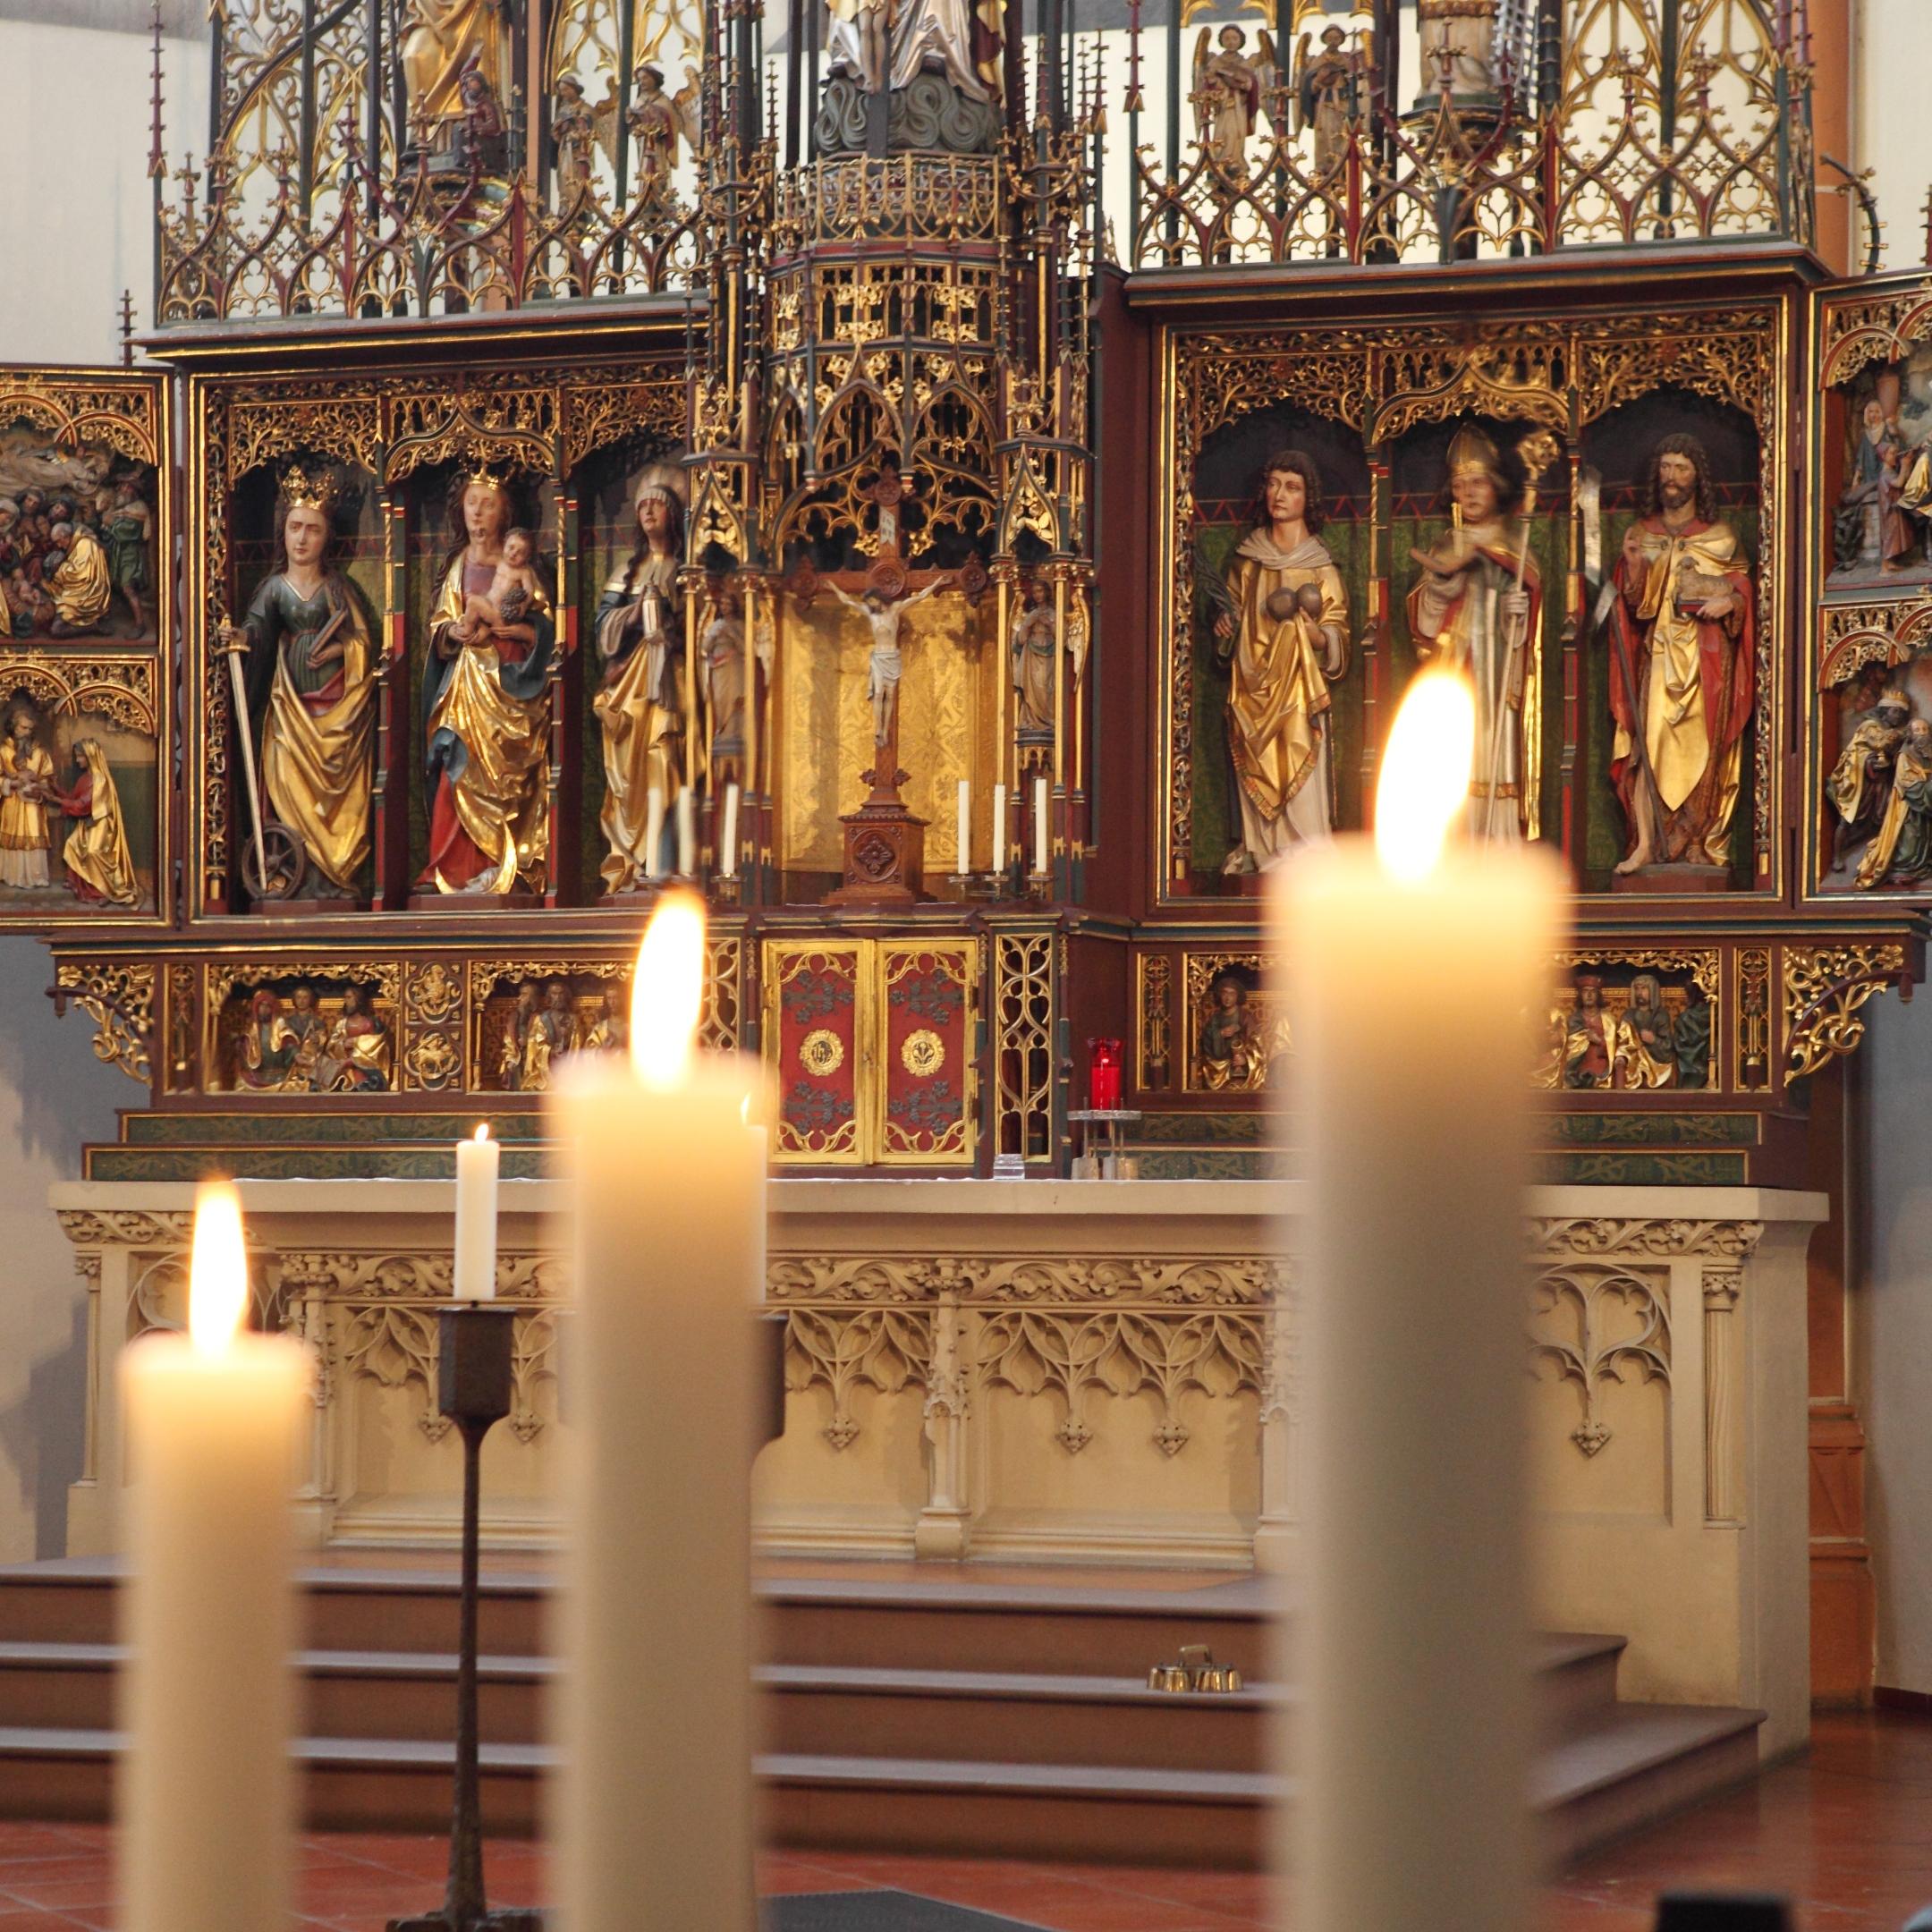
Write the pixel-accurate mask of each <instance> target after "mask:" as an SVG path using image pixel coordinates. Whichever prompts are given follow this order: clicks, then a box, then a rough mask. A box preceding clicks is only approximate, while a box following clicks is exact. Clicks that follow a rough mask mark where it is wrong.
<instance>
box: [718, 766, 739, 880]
mask: <svg viewBox="0 0 1932 1932" xmlns="http://www.w3.org/2000/svg"><path fill="white" fill-rule="evenodd" d="M718 877H720V878H736V877H738V787H737V786H736V785H735V784H728V785H726V786H725V787H724V830H723V832H722V833H721V834H720V835H719V836H718Z"/></svg>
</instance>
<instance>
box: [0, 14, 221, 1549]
mask: <svg viewBox="0 0 1932 1932" xmlns="http://www.w3.org/2000/svg"><path fill="white" fill-rule="evenodd" d="M206 13H207V10H206V7H205V6H204V5H202V4H201V0H180V4H175V5H174V6H173V7H172V8H171V9H167V10H165V15H164V17H165V18H166V17H176V18H179V19H181V20H182V21H184V22H185V23H186V24H188V25H189V26H191V27H192V26H193V25H194V23H195V22H196V21H197V19H198V18H199V20H201V21H205V19H206ZM82 19H85V20H87V21H97V20H98V21H104V22H106V23H108V24H110V25H113V26H115V27H117V28H119V29H121V30H117V31H90V30H87V29H85V28H82V27H80V26H77V25H75V24H73V23H74V22H75V21H79V20H82ZM147 20H148V8H147V6H146V5H145V4H140V0H97V4H89V0H38V4H27V0H0V180H4V181H6V182H12V183H13V184H14V189H15V191H14V192H13V193H10V194H8V195H6V196H5V197H4V198H0V259H4V261H5V262H6V264H7V268H6V272H5V274H4V275H0V360H4V361H8V362H95V363H100V362H112V361H116V360H119V354H120V344H119V339H118V335H117V333H116V327H115V315H116V306H117V304H118V302H119V301H120V296H121V291H122V290H123V288H131V289H132V290H133V291H134V292H135V296H136V299H137V302H138V304H139V315H140V321H141V322H142V323H143V324H145V321H146V316H147V292H148V288H149V286H150V284H151V281H152V273H153V267H152V265H153V249H152V242H151V238H150V230H149V216H148V209H149V207H150V192H149V187H148V180H147V174H146V166H147V162H146V157H147V152H148V63H149V49H148V41H147V38H145V30H146V26H147ZM165 61H166V71H167V72H168V76H169V78H168V83H167V84H168V89H169V92H170V94H171V95H172V96H174V98H175V100H176V101H177V104H178V105H177V106H176V107H175V108H174V109H173V110H171V113H170V119H171V121H172V122H173V124H174V126H175V127H176V129H177V130H179V129H182V128H184V127H190V126H191V127H196V128H199V127H201V126H202V125H203V124H204V123H205V109H204V108H203V106H201V105H200V104H201V103H202V102H203V101H205V99H206V92H205V88H206V82H205V79H204V77H203V74H202V70H201V64H200V62H199V59H198V58H196V57H195V56H194V55H192V54H191V50H190V49H188V48H187V47H185V45H184V44H183V43H182V42H180V41H174V42H170V43H169V44H168V47H167V52H166V55H165ZM56 174H58V176H59V178H60V181H61V184H62V185H61V187H60V191H58V192H56V191H55V176H56ZM53 978H54V971H53V965H52V962H51V961H50V960H49V958H48V955H47V949H46V947H45V946H43V945H40V944H39V943H38V941H36V940H32V939H0V1257H4V1265H0V1562H15V1561H21V1560H24V1559H26V1558H29V1557H32V1556H36V1555H39V1556H50V1555H60V1554H61V1553H62V1550H63V1548H64V1538H65V1534H66V1487H67V1485H68V1483H70V1482H71V1481H72V1480H73V1479H74V1478H75V1477H76V1476H78V1475H79V1474H80V1428H81V1416H82V1412H83V1411H82V1401H83V1394H84V1369H85V1364H86V1353H85V1336H84V1333H83V1322H84V1318H85V1314H86V1309H85V1306H84V1301H83V1291H82V1286H81V1284H80V1281H79V1280H78V1279H77V1277H76V1276H75V1275H74V1271H73V1254H72V1249H71V1248H69V1246H68V1244H67V1241H66V1239H65V1237H64V1235H63V1234H62V1233H61V1231H60V1227H59V1224H57V1223H56V1222H55V1218H54V1216H53V1215H52V1214H51V1213H49V1212H48V1210H47V1189H48V1187H49V1186H50V1185H52V1183H53V1182H55V1181H64V1180H67V1181H71V1180H74V1179H76V1178H78V1176H79V1174H80V1149H81V1148H82V1146H83V1145H84V1144H85V1143H86V1142H87V1141H89V1140H113V1139H114V1136H115V1131H116V1130H115V1123H114V1109H115V1108H116V1107H117V1106H130V1105H131V1104H134V1103H135V1102H138V1101H139V1100H140V1097H141V1094H140V1089H139V1088H137V1087H136V1086H135V1085H134V1083H133V1082H132V1081H131V1080H129V1079H128V1078H127V1076H126V1075H125V1074H123V1073H121V1072H116V1071H115V1069H114V1068H113V1067H109V1066H104V1065H102V1064H101V1063H100V1062H99V1061H97V1059H95V1057H94V1055H93V1053H92V1051H91V1043H92V1038H93V1029H92V1027H91V1025H90V1024H89V1021H88V1020H87V1019H86V1018H85V1016H83V1015H82V1014H80V1013H69V1015H68V1017H67V1018H66V1019H65V1020H62V1021H56V1020H55V1017H54V1008H53V1004H52V1003H51V1002H50V1001H49V1000H48V999H47V987H48V986H49V985H50V984H51V983H52V981H53Z"/></svg>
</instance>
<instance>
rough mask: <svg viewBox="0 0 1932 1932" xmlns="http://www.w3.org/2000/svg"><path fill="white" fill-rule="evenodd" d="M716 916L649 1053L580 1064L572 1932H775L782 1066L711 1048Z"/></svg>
mask: <svg viewBox="0 0 1932 1932" xmlns="http://www.w3.org/2000/svg"><path fill="white" fill-rule="evenodd" d="M704 962H705V933H704V912H703V908H702V906H701V905H700V904H699V902H698V901H697V899H696V898H695V897H694V896H693V895H692V894H690V893H689V892H671V893H667V894H665V897H664V899H663V900H662V901H661V902H659V904H658V906H657V911H655V912H654V913H653V915H652V918H651V921H650V926H649V928H648V931H647V932H646V934H645V936H644V944H643V946H642V949H641V950H640V953H639V954H638V963H637V973H636V977H635V979H633V981H632V991H631V1055H630V1057H629V1059H628V1060H625V1059H623V1058H620V1057H617V1056H613V1055H582V1056H580V1057H577V1058H573V1059H572V1060H571V1061H568V1062H566V1063H565V1064H564V1065H563V1067H562V1068H560V1069H559V1070H558V1071H557V1073H556V1075H555V1084H554V1086H553V1088H552V1089H551V1100H550V1106H551V1107H552V1109H553V1114H552V1123H553V1127H554V1130H555V1138H556V1140H558V1142H559V1143H560V1146H561V1150H562V1165H563V1172H564V1174H565V1175H566V1176H567V1177H568V1180H569V1182H570V1187H571V1195H570V1199H571V1211H572V1214H573V1215H574V1216H575V1223H576V1275H575V1284H574V1292H575V1307H576V1313H575V1315H574V1316H573V1318H572V1337H571V1348H572V1352H571V1354H570V1359H569V1361H568V1363H567V1365H566V1370H565V1372H566V1374H567V1375H568V1376H569V1377H571V1382H570V1387H571V1412H572V1419H573V1425H574V1427H573V1434H575V1435H576V1436H577V1437H578V1448H577V1453H575V1454H574V1455H572V1457H571V1458H570V1460H569V1462H568V1465H567V1470H566V1483H565V1496H566V1521H567V1523H568V1526H569V1530H568V1534H567V1536H566V1538H565V1544H564V1547H565V1552H566V1555H565V1563H564V1589H563V1601H562V1606H561V1618H562V1627H561V1634H562V1651H563V1684H562V1689H561V1692H560V1701H559V1717H560V1722H559V1743H560V1747H561V1755H562V1759H563V1765H562V1771H561V1774H560V1776H559V1779H558V1798H557V1809H556V1813H555V1832H556V1836H557V1841H558V1865H557V1888H558V1904H559V1908H560V1914H559V1916H560V1919H561V1920H562V1922H563V1924H565V1925H567V1926H568V1927H569V1928H571V1932H635V1928H638V1927H640V1926H651V1927H672V1926H699V1925H718V1926H730V1927H733V1928H738V1927H745V1928H749V1927H751V1926H753V1925H754V1924H755V1923H756V1922H757V1906H756V1902H755V1898H754V1891H753V1885H752V1814H751V1641H750V1614H751V1583H750V1536H751V1526H750V1470H751V1457H752V1453H753V1449H754V1447H755V1445H754V1442H753V1436H754V1432H755V1428H756V1424H755V1417H756V1415H757V1412H758V1404H757V1397H756V1393H755V1376H754V1360H753V1350H752V1345H753V1340H754V1337H753V1328H752V1319H751V1312H752V1309H753V1307H754V1305H755V1303H756V1301H757V1299H758V1267H759V1258H760V1257H761V1255H762V1252H763V1242H764V1220H765V1172H764V1163H763V1160H762V1157H761V1154H760V1150H759V1146H758V1143H759V1140H761V1138H762V1137H761V1136H759V1135H758V1134H755V1133H750V1132H748V1131H746V1128H747V1124H748V1122H749V1121H750V1119H752V1118H754V1117H757V1116H758V1114H759V1113H760V1112H761V1108H760V1106H759V1104H758V1102H757V1101H755V1100H754V1101H753V1102H752V1104H751V1105H750V1106H747V1104H746V1101H747V1096H748V1095H750V1093H751V1092H752V1091H753V1089H754V1087H755V1084H756V1070H755V1068H753V1067H752V1066H751V1065H750V1063H747V1062H744V1061H741V1060H740V1059H739V1058H738V1057H737V1056H736V1055H715V1056H713V1055H708V1056H702V1057H700V1056H699V1055H696V1054H695V1053H694V1052H693V1051H692V1041H693V1036H694V1034H695V1031H696V1028H697V1022H698V1017H699V1007H700V1004H701V1000H702V996H703V985H704Z"/></svg>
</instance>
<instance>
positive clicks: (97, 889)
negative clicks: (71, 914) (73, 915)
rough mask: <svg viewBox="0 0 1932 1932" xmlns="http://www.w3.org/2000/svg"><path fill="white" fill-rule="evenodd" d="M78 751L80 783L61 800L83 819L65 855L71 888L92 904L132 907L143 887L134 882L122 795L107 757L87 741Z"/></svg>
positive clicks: (63, 806)
mask: <svg viewBox="0 0 1932 1932" xmlns="http://www.w3.org/2000/svg"><path fill="white" fill-rule="evenodd" d="M76 750H78V751H79V752H80V764H81V775H80V782H79V783H78V784H76V785H75V786H74V788H73V789H72V791H71V792H68V793H67V794H66V795H65V796H64V798H63V799H62V800H61V801H60V803H61V809H62V810H63V811H64V812H65V813H66V814H67V816H68V817H69V818H77V819H79V820H80V823H79V824H78V825H77V826H75V827H74V828H73V830H72V832H70V833H69V834H68V835H67V843H66V844H65V845H64V847H63V848H62V850H61V863H62V864H63V865H64V866H65V867H66V869H67V883H68V885H70V886H72V889H73V894H74V896H75V897H76V898H77V899H84V900H86V901H87V902H89V904H103V905H115V906H131V905H133V904H135V903H137V902H139V900H140V883H139V882H138V881H137V880H136V878H135V877H134V860H133V858H132V856H131V854H130V853H129V851H128V842H127V826H126V823H125V821H124V820H123V818H122V816H121V794H120V792H118V791H117V790H116V789H115V786H114V774H113V773H112V772H111V771H109V770H108V768H107V758H106V753H105V752H103V751H102V750H101V749H100V747H99V746H98V745H97V744H96V743H95V742H94V741H92V740H91V739H88V740H83V741H82V742H81V743H80V745H79V746H77V747H76Z"/></svg>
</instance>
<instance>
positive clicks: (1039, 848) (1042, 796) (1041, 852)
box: [1033, 778, 1047, 877]
mask: <svg viewBox="0 0 1932 1932" xmlns="http://www.w3.org/2000/svg"><path fill="white" fill-rule="evenodd" d="M1033 869H1034V870H1035V871H1036V872H1038V874H1040V876H1041V877H1045V876H1046V872H1047V781H1046V780H1045V779H1044V778H1036V779H1035V780H1034V781H1033Z"/></svg>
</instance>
